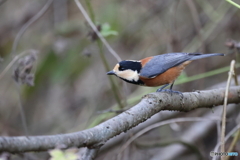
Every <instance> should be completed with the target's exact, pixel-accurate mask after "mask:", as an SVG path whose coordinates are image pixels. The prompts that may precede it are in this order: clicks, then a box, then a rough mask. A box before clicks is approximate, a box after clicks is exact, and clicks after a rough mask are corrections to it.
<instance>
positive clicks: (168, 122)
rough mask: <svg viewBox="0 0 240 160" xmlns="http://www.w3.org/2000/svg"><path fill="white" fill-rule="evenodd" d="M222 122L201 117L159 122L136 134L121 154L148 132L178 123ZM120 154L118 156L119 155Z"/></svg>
mask: <svg viewBox="0 0 240 160" xmlns="http://www.w3.org/2000/svg"><path fill="white" fill-rule="evenodd" d="M210 120H213V121H220V119H219V118H211V119H208V118H199V117H190V118H174V119H170V120H166V121H162V122H158V123H155V124H152V125H151V126H148V127H147V128H145V129H143V130H141V131H140V132H138V133H137V134H135V135H134V136H132V137H131V138H130V139H129V140H128V141H127V142H126V143H125V144H124V145H123V146H122V147H121V149H120V151H119V154H121V153H122V152H123V151H124V150H125V149H126V148H127V147H128V146H129V145H130V144H131V143H132V142H133V141H134V140H135V139H137V138H138V137H140V136H142V135H143V134H145V133H146V132H148V131H150V130H152V129H154V128H157V127H160V126H163V125H167V124H171V123H178V122H192V121H210ZM119 154H118V155H119Z"/></svg>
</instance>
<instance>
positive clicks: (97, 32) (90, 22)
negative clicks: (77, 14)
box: [75, 0, 121, 62]
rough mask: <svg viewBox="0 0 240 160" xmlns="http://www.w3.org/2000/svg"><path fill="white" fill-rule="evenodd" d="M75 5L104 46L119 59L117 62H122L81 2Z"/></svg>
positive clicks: (77, 0) (76, 1)
mask: <svg viewBox="0 0 240 160" xmlns="http://www.w3.org/2000/svg"><path fill="white" fill-rule="evenodd" d="M75 3H76V4H77V6H78V8H79V9H80V11H81V12H82V14H83V16H84V17H85V19H86V20H87V22H88V23H89V25H90V26H91V27H92V29H93V31H94V32H95V33H96V34H97V35H98V37H99V38H100V39H101V41H102V42H103V44H104V45H105V46H106V48H107V49H108V51H109V52H110V53H111V54H112V55H113V56H114V57H115V58H116V59H117V61H118V62H119V61H121V58H120V57H119V56H118V54H117V53H116V52H115V51H114V50H113V49H112V47H111V46H110V45H109V44H108V42H107V41H106V40H105V38H104V37H103V36H102V34H101V33H100V32H99V31H98V29H97V27H96V26H95V25H94V23H93V22H92V20H91V19H90V17H89V16H88V14H87V12H86V11H85V9H84V8H83V6H82V4H81V3H80V2H79V0H75Z"/></svg>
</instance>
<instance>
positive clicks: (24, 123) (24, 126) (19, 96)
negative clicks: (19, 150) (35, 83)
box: [15, 83, 29, 136]
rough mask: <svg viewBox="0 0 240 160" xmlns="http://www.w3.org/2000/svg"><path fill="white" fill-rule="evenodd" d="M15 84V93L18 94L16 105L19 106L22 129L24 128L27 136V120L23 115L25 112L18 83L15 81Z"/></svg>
mask: <svg viewBox="0 0 240 160" xmlns="http://www.w3.org/2000/svg"><path fill="white" fill-rule="evenodd" d="M15 84H16V86H17V87H16V88H17V94H18V107H19V112H20V117H21V121H22V125H23V129H24V132H25V135H26V136H29V132H28V127H27V120H26V116H25V112H24V109H23V105H22V100H21V93H20V84H17V83H15Z"/></svg>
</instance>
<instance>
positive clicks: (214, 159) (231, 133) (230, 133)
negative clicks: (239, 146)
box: [212, 124, 240, 160]
mask: <svg viewBox="0 0 240 160" xmlns="http://www.w3.org/2000/svg"><path fill="white" fill-rule="evenodd" d="M239 128H240V124H238V125H237V126H236V127H234V128H233V129H232V130H231V131H230V132H229V133H228V134H227V135H226V137H225V139H224V141H225V142H226V141H227V140H228V139H229V138H230V137H231V136H232V135H233V134H234V133H235V132H236V131H237V130H238V129H239ZM221 144H222V142H218V144H217V145H216V146H215V148H214V152H217V151H218V149H219V147H220V146H221ZM216 159H217V156H214V157H213V158H212V160H216Z"/></svg>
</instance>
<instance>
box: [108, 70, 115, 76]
mask: <svg viewBox="0 0 240 160" xmlns="http://www.w3.org/2000/svg"><path fill="white" fill-rule="evenodd" d="M107 75H115V72H114V71H109V72H107Z"/></svg>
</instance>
